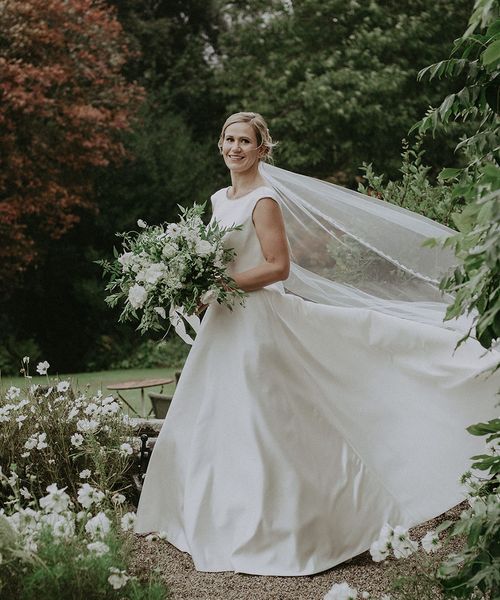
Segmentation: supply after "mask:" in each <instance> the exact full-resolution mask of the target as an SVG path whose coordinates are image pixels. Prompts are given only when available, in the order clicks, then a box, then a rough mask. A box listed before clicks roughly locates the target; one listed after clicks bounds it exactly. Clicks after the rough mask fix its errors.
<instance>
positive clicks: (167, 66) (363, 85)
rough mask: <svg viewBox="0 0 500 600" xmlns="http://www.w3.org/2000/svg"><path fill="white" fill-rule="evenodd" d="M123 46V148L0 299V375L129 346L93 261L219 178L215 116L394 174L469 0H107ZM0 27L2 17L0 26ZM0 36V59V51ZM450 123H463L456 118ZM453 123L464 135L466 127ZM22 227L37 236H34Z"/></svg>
mask: <svg viewBox="0 0 500 600" xmlns="http://www.w3.org/2000/svg"><path fill="white" fill-rule="evenodd" d="M108 4H109V5H112V6H113V7H114V9H115V11H116V15H117V17H118V20H119V22H120V23H121V26H122V27H123V29H124V32H125V34H126V37H127V40H128V42H127V43H128V47H129V48H130V50H131V56H130V57H129V59H128V61H127V63H126V65H125V66H124V67H123V70H122V72H123V74H124V75H125V77H126V79H127V80H128V81H129V82H136V83H137V84H139V85H140V86H142V87H143V88H144V89H145V90H146V97H145V100H144V102H143V104H142V107H141V108H140V112H139V114H138V116H137V119H136V122H135V125H134V127H133V129H131V130H129V131H124V132H123V134H122V139H121V141H122V143H123V145H124V147H125V148H126V151H127V154H126V157H124V159H123V160H122V161H121V163H120V164H109V165H107V166H96V167H95V168H94V169H93V170H92V172H91V173H89V172H88V170H86V171H85V172H82V177H85V178H89V177H90V178H91V180H92V201H93V203H94V206H95V207H96V211H95V212H91V211H82V212H81V214H80V213H79V215H78V217H79V222H76V223H75V225H74V226H73V227H72V228H71V229H70V230H69V231H67V232H65V233H64V235H62V236H61V237H60V238H59V239H51V238H43V246H44V247H43V252H42V253H41V254H40V259H39V260H38V261H35V262H33V263H32V264H31V266H30V267H29V268H28V269H27V270H26V271H24V272H23V273H21V274H19V276H17V277H16V283H15V284H9V285H4V286H3V289H2V293H1V296H0V309H1V311H0V312H1V316H0V336H1V340H0V369H2V372H3V373H4V374H8V373H12V374H14V373H16V372H17V369H18V365H19V360H20V359H21V358H22V356H24V355H26V354H29V355H31V357H32V359H33V360H37V359H39V358H40V359H42V358H43V359H46V360H48V361H49V362H50V363H51V364H53V365H55V366H56V367H57V370H58V371H59V372H69V371H79V370H86V369H100V368H108V367H109V366H111V365H113V364H119V363H120V361H122V363H123V360H124V359H126V358H127V356H130V355H131V353H133V352H134V349H135V348H136V347H137V345H138V344H139V343H140V339H139V334H138V333H137V332H135V330H134V328H133V327H132V326H126V325H118V324H117V313H116V312H113V311H111V310H110V309H108V308H107V307H106V306H105V304H104V296H105V294H104V285H103V281H102V279H101V270H100V267H98V266H97V265H96V264H95V263H94V262H93V261H95V260H97V259H100V258H105V257H109V256H111V254H112V249H113V245H114V244H116V243H117V241H118V240H117V238H115V237H114V234H115V232H117V231H123V230H127V229H131V228H135V226H136V225H135V224H136V221H137V219H138V218H142V219H144V220H146V221H147V222H148V223H156V222H160V221H164V220H174V219H175V218H176V215H177V204H181V205H188V204H191V203H192V202H195V201H196V202H204V201H207V200H208V199H209V197H210V194H211V193H213V192H214V191H215V190H217V189H218V188H220V187H222V186H224V185H228V178H227V174H226V173H225V169H224V166H223V164H222V161H221V160H220V157H219V154H218V151H217V145H216V144H217V139H218V136H219V131H220V127H221V125H222V122H223V121H224V119H225V117H226V116H227V115H228V114H230V113H231V112H234V111H237V110H254V111H258V112H261V113H262V114H264V116H265V117H266V119H267V120H268V123H269V126H270V129H271V133H272V134H273V137H274V138H275V139H277V140H279V141H280V145H279V146H278V148H277V151H276V158H275V163H276V164H277V165H279V166H282V167H285V168H289V169H292V170H296V171H298V172H302V173H306V174H309V175H312V176H316V177H321V178H328V179H330V180H332V181H335V182H337V183H340V184H341V185H347V186H350V187H356V186H357V184H358V181H359V179H360V177H361V171H360V166H361V165H362V163H363V162H367V163H373V166H374V169H375V170H376V171H377V172H384V173H386V174H388V175H389V176H391V177H393V178H397V177H399V176H400V173H399V172H398V168H399V167H400V164H401V159H400V153H401V140H402V138H404V137H406V136H407V135H408V130H409V129H410V127H411V126H412V125H413V123H414V122H415V121H416V120H418V119H419V118H421V117H422V116H423V115H424V113H425V111H426V110H427V108H428V107H429V105H436V104H438V103H439V101H440V99H441V98H442V97H444V96H445V95H446V94H447V93H449V92H451V91H456V90H457V89H459V86H460V81H459V80H454V81H450V80H439V79H435V80H432V81H431V82H425V84H424V83H422V82H417V73H418V71H419V70H420V69H421V68H423V67H425V66H426V65H428V64H430V63H433V62H436V61H439V60H441V59H442V58H443V57H446V56H448V55H449V50H450V47H451V45H452V42H453V40H454V39H455V38H457V37H458V36H459V35H461V33H462V32H463V31H464V29H465V27H466V24H467V20H468V17H469V15H470V12H471V9H472V4H473V3H472V2H471V1H469V0H467V1H466V0H453V1H452V0H398V1H396V0H384V1H382V0H379V1H377V0H372V1H371V2H361V1H357V0H351V1H345V0H298V1H293V2H292V1H291V0H288V1H285V0H283V1H278V0H272V1H263V0H251V1H250V0H248V1H237V2H236V1H234V2H227V1H221V0H191V1H172V0H155V1H153V0H115V1H109V2H108ZM4 26H5V25H1V24H0V36H4V37H5V34H6V32H5V31H4V32H2V31H1V28H2V27H4ZM1 47H2V46H1V44H0V52H1V51H2V50H1ZM456 127H457V128H459V127H462V128H465V126H464V125H457V126H456ZM464 130H465V129H464ZM428 138H429V139H426V140H425V141H424V146H425V151H426V161H427V165H428V167H429V172H430V174H431V176H432V174H434V173H437V172H438V171H439V170H440V169H441V168H442V167H443V166H445V165H446V166H450V165H453V164H454V163H456V162H457V160H458V159H457V158H455V156H454V154H453V147H454V143H453V142H452V141H448V140H449V137H446V138H445V137H442V136H440V134H439V133H437V135H436V137H435V138H434V139H432V138H430V136H428ZM35 234H36V232H35Z"/></svg>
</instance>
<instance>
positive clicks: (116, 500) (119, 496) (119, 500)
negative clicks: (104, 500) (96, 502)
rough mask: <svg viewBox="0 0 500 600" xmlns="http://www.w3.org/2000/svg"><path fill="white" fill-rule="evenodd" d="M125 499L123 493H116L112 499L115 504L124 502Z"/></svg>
mask: <svg viewBox="0 0 500 600" xmlns="http://www.w3.org/2000/svg"><path fill="white" fill-rule="evenodd" d="M125 500H126V498H125V496H124V495H123V494H118V493H116V494H113V495H112V496H111V501H112V502H113V503H114V504H123V503H124V502H125Z"/></svg>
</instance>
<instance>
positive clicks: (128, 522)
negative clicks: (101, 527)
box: [120, 512, 136, 531]
mask: <svg viewBox="0 0 500 600" xmlns="http://www.w3.org/2000/svg"><path fill="white" fill-rule="evenodd" d="M135 519H136V515H135V513H133V512H128V513H125V514H124V515H123V517H122V518H121V520H120V525H121V528H122V530H123V531H129V530H130V529H132V527H133V526H134V523H135Z"/></svg>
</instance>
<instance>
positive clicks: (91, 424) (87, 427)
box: [76, 419, 99, 433]
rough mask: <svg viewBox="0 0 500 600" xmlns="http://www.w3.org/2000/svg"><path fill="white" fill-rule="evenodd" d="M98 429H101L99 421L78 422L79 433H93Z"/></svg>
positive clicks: (86, 420) (81, 420) (82, 420)
mask: <svg viewBox="0 0 500 600" xmlns="http://www.w3.org/2000/svg"><path fill="white" fill-rule="evenodd" d="M98 427H99V423H98V421H95V420H94V419H80V420H79V421H77V422H76V428H77V429H78V431H82V432H84V433H85V432H90V433H92V432H93V431H95V430H96V429H97V428H98Z"/></svg>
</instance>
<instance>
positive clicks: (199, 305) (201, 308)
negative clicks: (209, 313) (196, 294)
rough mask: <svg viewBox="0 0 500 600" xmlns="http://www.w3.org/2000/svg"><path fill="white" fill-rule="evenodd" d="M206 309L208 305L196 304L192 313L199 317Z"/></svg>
mask: <svg viewBox="0 0 500 600" xmlns="http://www.w3.org/2000/svg"><path fill="white" fill-rule="evenodd" d="M207 307H208V304H203V302H198V306H197V307H196V310H195V311H194V312H195V314H196V315H198V316H200V315H201V313H202V312H203V311H204V310H205V309H206V308H207Z"/></svg>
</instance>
